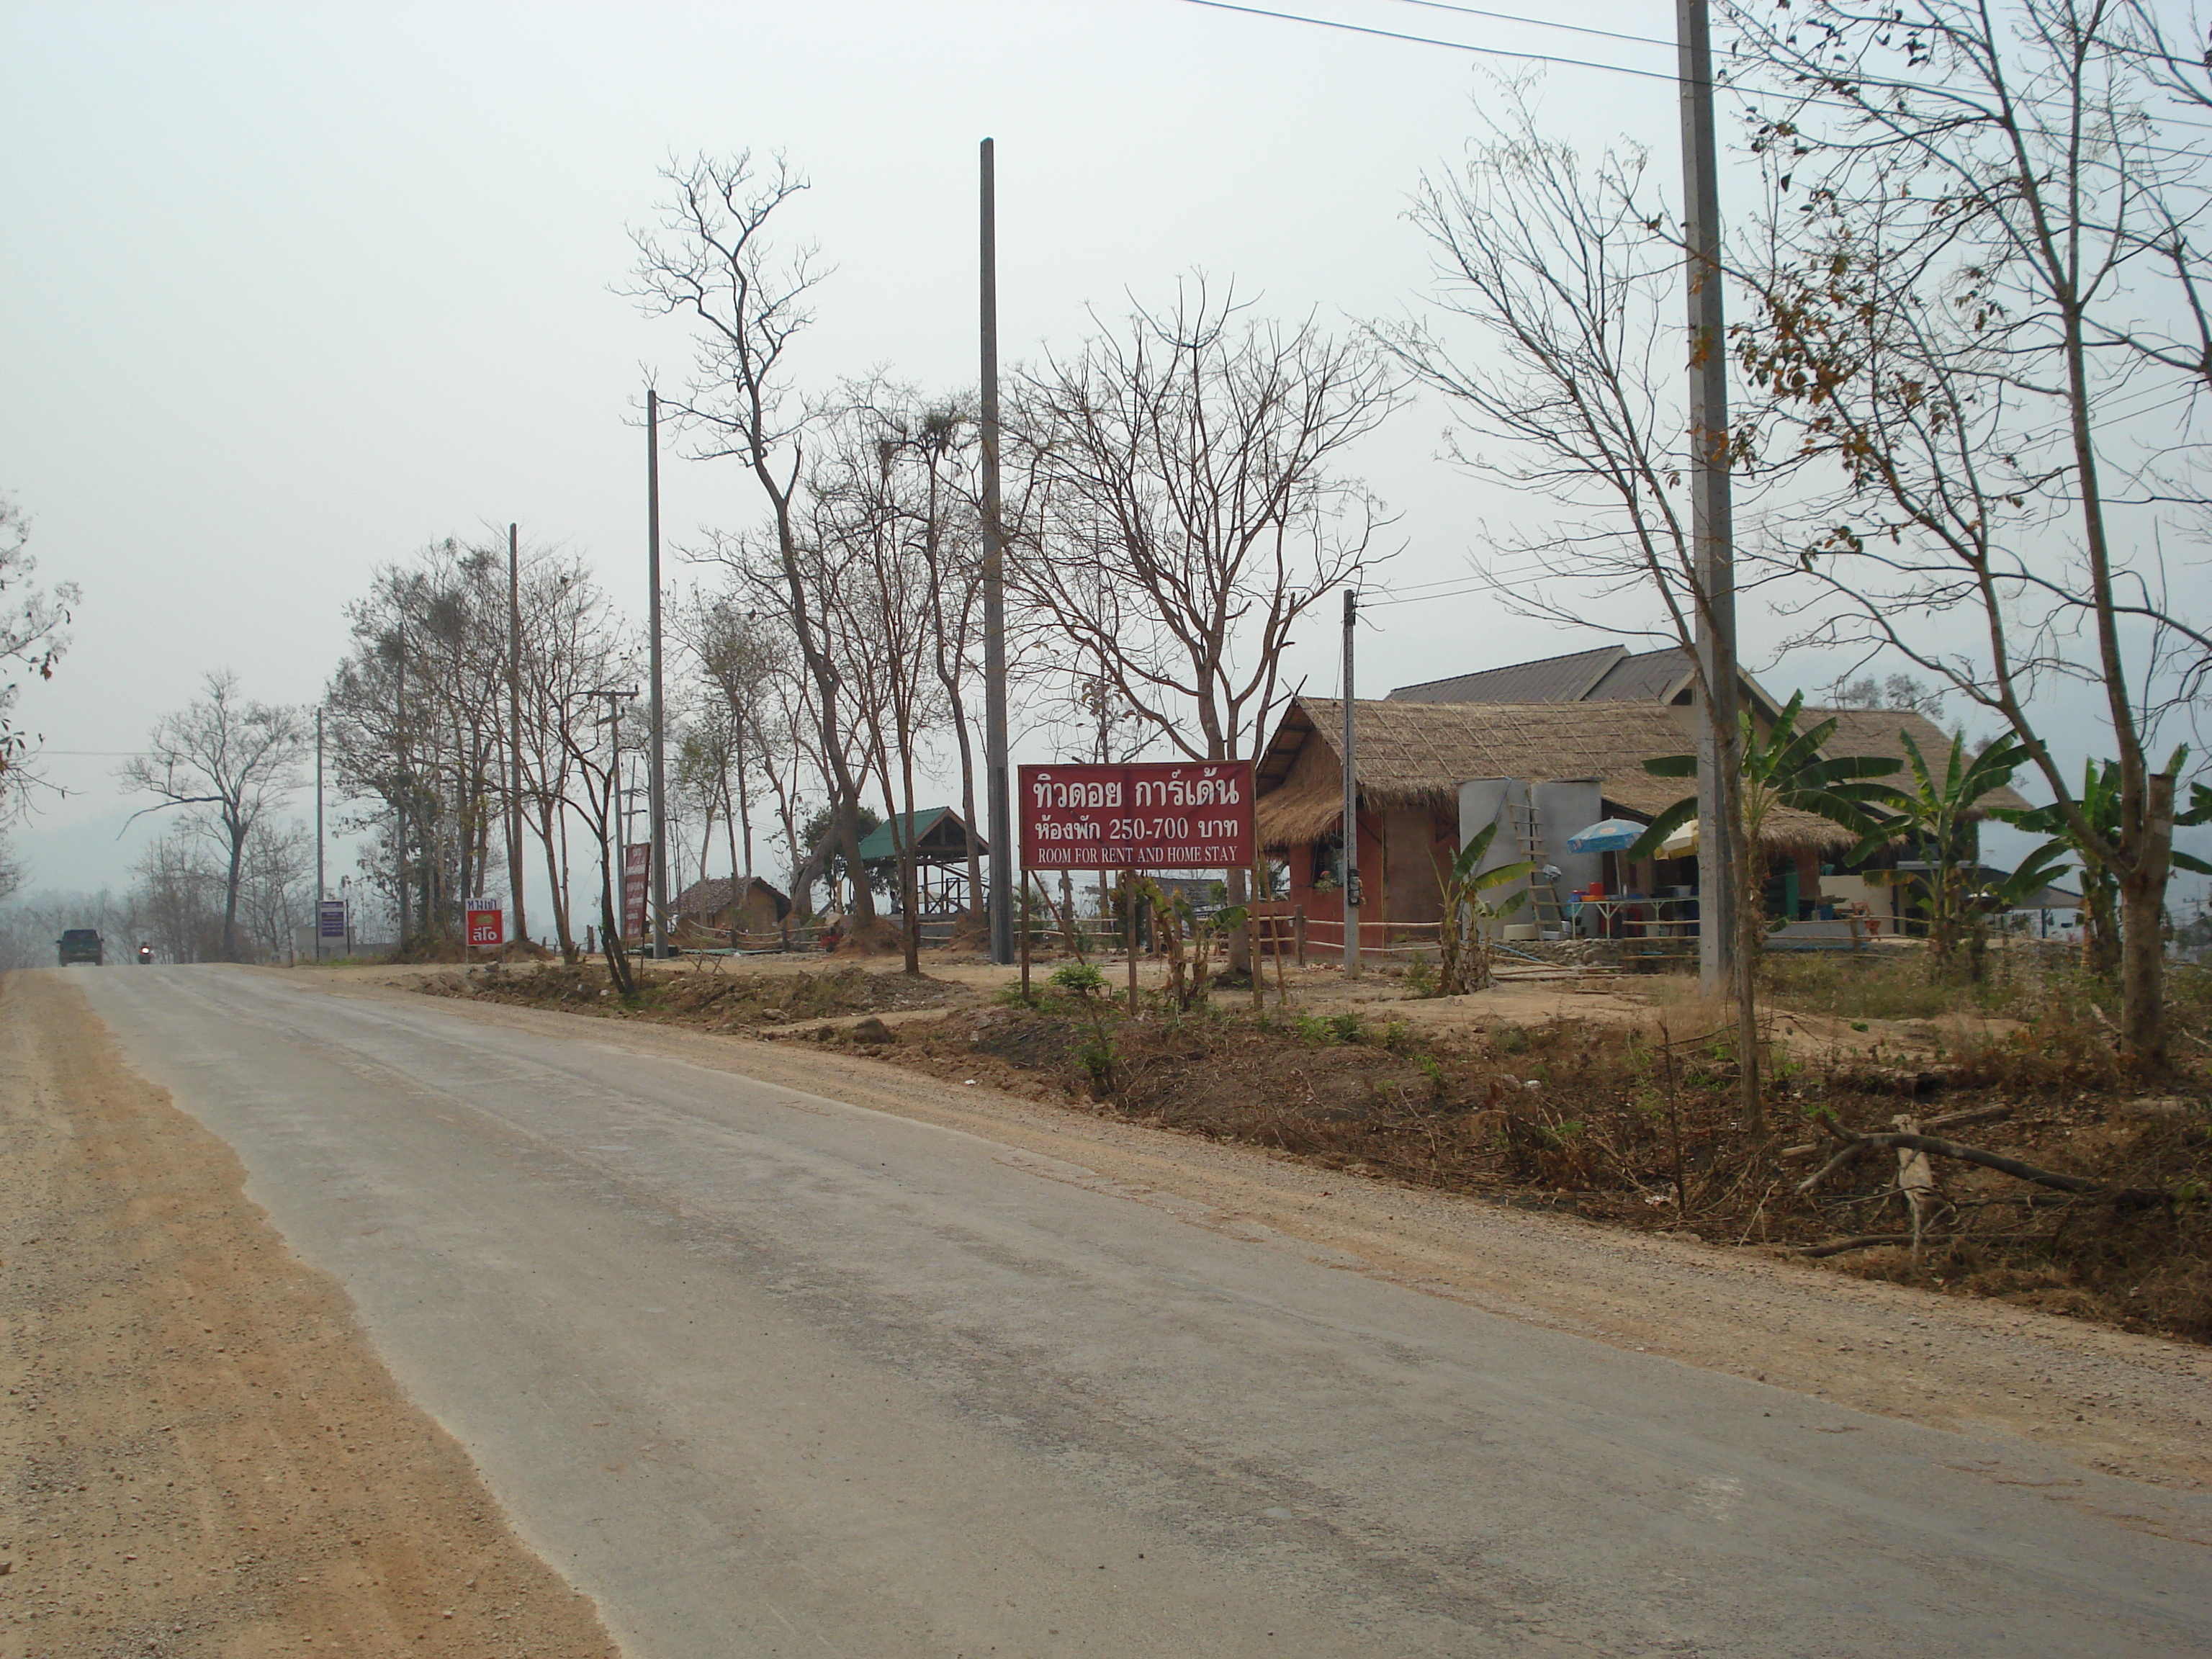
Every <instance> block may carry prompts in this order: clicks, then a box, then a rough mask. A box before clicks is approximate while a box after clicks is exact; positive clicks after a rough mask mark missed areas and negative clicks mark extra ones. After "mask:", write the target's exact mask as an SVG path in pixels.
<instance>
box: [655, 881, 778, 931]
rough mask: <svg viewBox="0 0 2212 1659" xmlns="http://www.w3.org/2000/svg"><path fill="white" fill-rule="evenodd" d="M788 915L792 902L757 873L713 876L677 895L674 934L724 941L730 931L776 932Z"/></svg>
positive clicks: (695, 883) (693, 884)
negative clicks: (744, 875) (733, 876)
mask: <svg viewBox="0 0 2212 1659" xmlns="http://www.w3.org/2000/svg"><path fill="white" fill-rule="evenodd" d="M790 914H791V901H790V900H789V899H788V898H787V897H785V896H783V894H781V893H780V892H778V891H777V890H775V888H773V887H771V886H769V884H768V883H766V882H764V881H763V880H762V879H761V878H759V877H758V876H749V877H744V878H734V879H733V878H731V877H728V876H716V877H714V878H713V879H711V880H708V881H695V882H693V883H692V884H690V886H689V887H687V888H685V889H684V890H683V891H682V892H681V893H679V894H678V895H677V898H676V931H677V936H678V938H679V939H697V940H700V941H702V942H707V943H714V944H726V943H727V942H728V941H729V939H730V937H731V935H732V933H736V934H750V935H753V936H756V937H757V936H759V935H762V934H772V933H778V932H779V931H780V930H781V927H782V926H783V922H784V919H785V918H786V917H787V916H788V915H790Z"/></svg>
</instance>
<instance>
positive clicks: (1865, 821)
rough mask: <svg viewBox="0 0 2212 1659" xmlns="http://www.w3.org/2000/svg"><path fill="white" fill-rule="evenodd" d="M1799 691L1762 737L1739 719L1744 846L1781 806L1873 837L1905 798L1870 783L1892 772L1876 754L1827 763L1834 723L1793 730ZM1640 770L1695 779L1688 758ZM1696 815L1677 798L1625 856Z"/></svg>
mask: <svg viewBox="0 0 2212 1659" xmlns="http://www.w3.org/2000/svg"><path fill="white" fill-rule="evenodd" d="M1804 708H1805V694H1804V693H1803V692H1802V691H1800V692H1799V693H1797V694H1796V696H1793V697H1791V698H1790V701H1789V702H1788V703H1787V704H1786V705H1785V706H1784V708H1783V710H1782V712H1781V714H1778V715H1777V716H1776V717H1775V721H1774V726H1773V728H1772V729H1771V731H1769V732H1767V734H1766V736H1765V738H1760V737H1759V732H1758V731H1757V729H1756V728H1755V727H1754V726H1753V723H1752V719H1751V716H1750V715H1749V714H1745V715H1744V716H1743V741H1742V743H1741V751H1742V755H1743V817H1744V822H1743V844H1744V845H1745V846H1747V847H1753V848H1755V847H1757V846H1758V845H1759V838H1760V835H1761V833H1762V831H1764V829H1765V826H1766V823H1767V820H1768V819H1770V818H1771V817H1773V815H1774V811H1775V809H1776V808H1777V807H1780V806H1787V807H1790V808H1791V809H1792V810H1794V811H1799V812H1810V813H1813V814H1814V815H1815V816H1816V817H1824V818H1826V819H1828V820H1829V821H1830V822H1831V823H1839V824H1841V825H1842V826H1843V827H1844V829H1850V830H1852V831H1854V832H1855V833H1857V834H1858V835H1861V836H1867V835H1870V834H1872V833H1873V832H1874V831H1875V829H1876V827H1877V826H1878V825H1879V824H1881V823H1882V822H1883V821H1884V817H1885V815H1886V814H1887V813H1890V812H1893V811H1897V810H1898V809H1899V806H1900V805H1902V803H1903V801H1904V799H1905V798H1904V796H1903V794H1902V793H1900V792H1899V790H1898V789H1896V788H1895V787H1893V786H1891V785H1889V784H1886V783H1881V782H1877V781H1875V780H1877V779H1881V778H1886V777H1888V776H1889V775H1891V774H1893V773H1894V772H1896V771H1897V770H1898V769H1899V764H1900V763H1899V762H1897V761H1893V760H1889V759H1886V758H1884V757H1881V756H1877V755H1842V756H1838V757H1833V758H1831V757H1827V756H1825V755H1823V754H1821V752H1820V745H1821V744H1825V743H1826V742H1827V741H1828V739H1829V738H1832V737H1833V736H1834V735H1835V734H1836V722H1835V721H1834V720H1832V719H1831V720H1822V721H1821V722H1820V724H1819V725H1817V726H1812V727H1810V728H1808V729H1807V730H1805V731H1802V732H1800V731H1799V730H1798V729H1797V718H1798V716H1799V715H1800V714H1802V713H1803V712H1804ZM1644 770H1645V771H1647V772H1649V773H1650V774H1651V775H1652V776H1654V777H1656V778H1695V777H1696V776H1697V775H1698V757H1696V756H1695V755H1662V756H1661V757H1658V758H1656V759H1655V760H1648V761H1646V762H1644ZM1697 815H1698V798H1697V797H1696V796H1695V795H1689V796H1686V797H1684V798H1683V799H1680V800H1678V801H1676V802H1675V803H1674V805H1672V806H1670V807H1668V809H1667V810H1666V811H1663V812H1662V813H1661V814H1660V815H1659V816H1658V817H1656V818H1654V819H1653V820H1652V821H1651V827H1650V829H1646V830H1645V831H1644V833H1643V834H1642V835H1641V836H1638V837H1637V838H1636V842H1635V844H1634V845H1633V846H1632V847H1631V848H1629V849H1628V854H1627V856H1628V857H1630V858H1632V859H1648V858H1650V857H1652V856H1654V855H1655V854H1656V853H1657V852H1658V850H1659V848H1660V845H1661V843H1662V842H1665V841H1666V839H1667V837H1668V836H1671V835H1673V834H1674V832H1675V831H1676V830H1677V829H1680V828H1681V827H1682V826H1683V825H1684V824H1686V823H1688V822H1689V821H1690V820H1691V819H1692V818H1693V817H1697ZM1744 908H1745V912H1746V922H1745V925H1746V927H1747V929H1748V928H1750V927H1752V926H1753V923H1752V921H1751V918H1750V915H1749V912H1750V908H1751V907H1750V906H1748V905H1747V906H1745V907H1744Z"/></svg>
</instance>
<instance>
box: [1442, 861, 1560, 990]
mask: <svg viewBox="0 0 2212 1659" xmlns="http://www.w3.org/2000/svg"><path fill="white" fill-rule="evenodd" d="M1497 836H1498V826H1497V825H1496V824H1495V823H1486V824H1485V825H1483V827H1482V828H1481V829H1478V830H1476V831H1475V832H1474V835H1473V836H1469V837H1468V843H1467V845H1466V846H1464V847H1462V848H1460V852H1459V856H1458V857H1457V858H1455V859H1454V860H1452V861H1451V866H1450V867H1449V869H1445V868H1443V867H1442V864H1441V861H1439V867H1438V871H1437V873H1438V875H1439V876H1441V877H1442V878H1443V890H1444V917H1443V927H1442V928H1441V929H1439V930H1438V934H1437V995H1438V996H1440V997H1452V996H1458V995H1460V994H1462V993H1463V992H1467V991H1480V989H1482V988H1483V987H1485V986H1486V985H1487V984H1489V983H1490V957H1491V951H1490V939H1489V935H1488V934H1487V933H1486V931H1485V929H1484V927H1483V924H1484V923H1485V922H1490V921H1502V920H1503V919H1504V918H1505V917H1507V916H1510V915H1512V914H1513V913H1514V912H1515V911H1516V910H1518V909H1520V908H1522V906H1524V905H1526V904H1527V903H1528V889H1527V888H1526V887H1523V888H1522V890H1520V891H1519V892H1517V893H1515V894H1513V895H1511V896H1510V897H1508V898H1505V899H1504V900H1502V901H1495V900H1492V899H1488V898H1486V897H1485V896H1484V895H1485V894H1486V893H1493V892H1495V891H1497V890H1498V889H1499V888H1501V887H1510V886H1511V885H1512V884H1514V883H1515V882H1516V881H1522V880H1525V879H1527V878H1528V877H1529V876H1530V875H1532V874H1533V873H1534V871H1535V868H1536V866H1535V865H1534V863H1532V862H1531V861H1530V860H1527V859H1522V860H1516V862H1514V863H1511V864H1501V865H1498V866H1497V867H1496V868H1494V869H1490V870H1486V869H1484V868H1483V867H1482V860H1483V858H1484V856H1485V854H1487V853H1488V852H1489V851H1490V843H1491V842H1492V841H1494V840H1496V839H1497Z"/></svg>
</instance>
